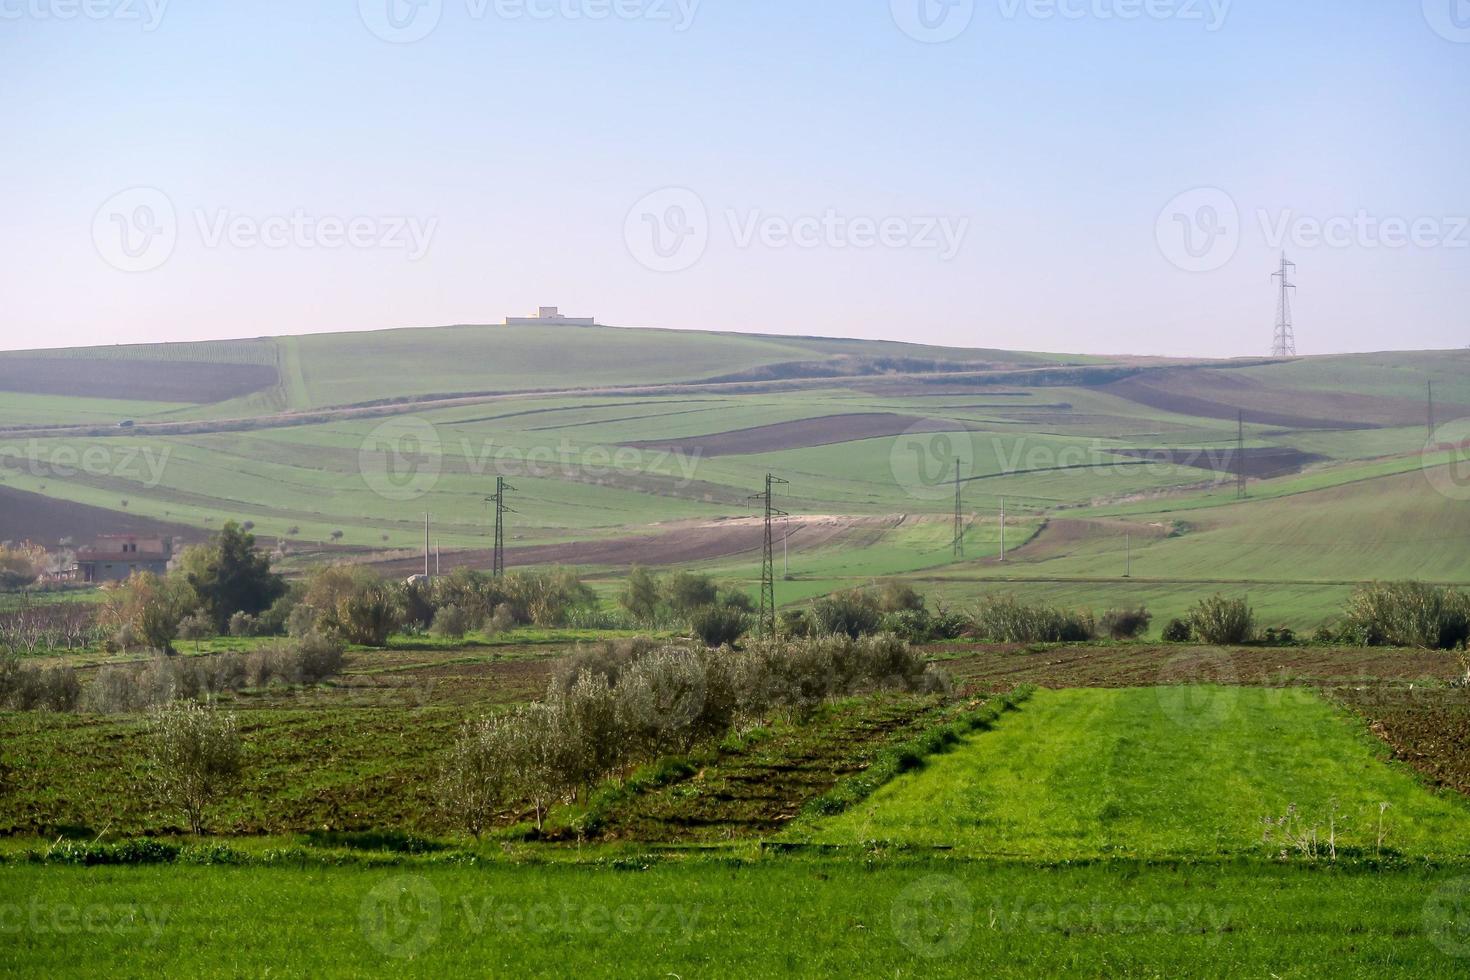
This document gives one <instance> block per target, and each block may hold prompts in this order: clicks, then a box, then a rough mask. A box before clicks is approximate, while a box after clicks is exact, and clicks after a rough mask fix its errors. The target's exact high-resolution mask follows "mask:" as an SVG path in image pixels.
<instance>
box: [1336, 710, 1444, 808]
mask: <svg viewBox="0 0 1470 980" xmlns="http://www.w3.org/2000/svg"><path fill="white" fill-rule="evenodd" d="M1332 694H1333V696H1334V697H1335V698H1336V699H1337V700H1338V701H1340V702H1341V703H1342V704H1344V705H1346V706H1347V707H1348V708H1350V709H1351V710H1353V711H1355V712H1357V713H1358V714H1360V715H1362V716H1363V718H1364V719H1365V720H1366V721H1367V722H1368V727H1369V728H1370V729H1371V730H1372V731H1373V733H1374V734H1375V735H1377V736H1378V737H1379V738H1381V739H1383V741H1384V742H1386V743H1387V744H1388V746H1389V747H1390V749H1392V751H1393V757H1394V758H1395V759H1398V760H1399V761H1401V762H1406V763H1408V764H1409V765H1410V766H1412V767H1414V769H1415V770H1417V771H1418V772H1419V774H1420V775H1422V776H1424V777H1425V778H1426V779H1427V780H1428V781H1429V782H1430V784H1431V785H1434V786H1445V787H1449V788H1451V789H1454V790H1457V791H1459V792H1461V793H1470V690H1467V689H1465V688H1448V687H1438V686H1435V687H1425V686H1423V685H1407V686H1406V685H1403V684H1398V685H1371V686H1356V687H1347V688H1343V689H1340V690H1337V691H1333V692H1332Z"/></svg>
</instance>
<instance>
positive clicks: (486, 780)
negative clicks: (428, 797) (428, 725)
mask: <svg viewBox="0 0 1470 980" xmlns="http://www.w3.org/2000/svg"><path fill="white" fill-rule="evenodd" d="M518 735H519V732H518V731H517V730H516V726H515V724H514V721H513V719H506V718H481V719H477V720H475V721H467V722H465V724H464V727H463V728H461V729H460V733H459V737H458V738H457V739H456V740H455V743H454V748H453V749H452V750H451V751H450V753H449V758H448V759H446V760H445V763H444V766H443V769H442V771H441V774H440V777H439V798H440V801H441V805H442V806H443V807H444V808H445V809H446V810H447V811H448V812H449V813H450V814H451V815H452V816H453V817H454V818H455V819H456V820H457V822H458V823H459V824H460V825H461V826H463V827H464V829H465V830H467V831H469V832H470V833H471V834H473V835H474V836H475V839H476V840H478V839H479V838H480V835H481V834H483V833H484V832H485V830H486V829H487V828H488V827H489V826H490V823H491V821H492V820H493V819H494V817H495V814H496V813H497V812H498V810H499V808H500V807H501V806H502V805H503V804H504V803H506V802H507V801H508V800H510V799H512V798H513V797H514V795H515V790H516V775H517V772H516V766H517V763H518V761H519V758H520V752H519V746H518V745H517V744H516V742H517V737H518Z"/></svg>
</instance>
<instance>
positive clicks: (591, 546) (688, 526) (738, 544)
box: [374, 517, 903, 576]
mask: <svg viewBox="0 0 1470 980" xmlns="http://www.w3.org/2000/svg"><path fill="white" fill-rule="evenodd" d="M902 520H903V518H901V517H793V518H791V521H790V529H791V546H792V547H793V548H795V549H802V548H816V547H820V546H822V545H826V544H831V543H832V542H834V541H838V540H844V541H846V540H848V539H849V538H853V537H855V536H862V535H872V534H881V532H882V531H883V530H885V529H887V528H889V527H895V526H897V525H898V524H899V523H901V522H902ZM760 548H761V522H760V520H759V519H757V518H753V517H740V518H729V519H725V520H715V521H679V522H677V523H673V524H667V525H663V526H661V527H660V528H659V529H658V530H656V531H654V532H653V533H651V534H634V535H628V536H626V537H618V538H607V539H603V540H597V541H569V542H565V543H561V544H545V545H531V546H527V547H520V548H515V547H512V548H507V549H506V552H505V563H506V565H507V566H509V567H511V568H515V567H526V566H536V565H596V566H608V567H613V568H625V567H627V566H629V565H650V566H660V565H683V564H688V563H690V562H698V561H709V560H711V559H715V558H729V557H732V556H735V555H743V554H754V553H756V552H759V551H760ZM492 557H493V552H491V551H489V550H472V551H456V552H452V553H448V554H444V555H442V556H441V561H440V568H441V570H443V571H445V572H450V571H453V570H454V569H456V568H464V567H468V568H481V569H483V568H489V567H490V563H491V559H492ZM374 565H375V567H377V568H378V569H379V570H381V571H382V572H383V573H384V574H388V575H405V576H407V575H414V574H417V573H419V572H422V571H423V569H424V562H423V558H422V556H415V557H412V558H403V557H395V558H392V559H388V560H385V561H381V562H375V563H374Z"/></svg>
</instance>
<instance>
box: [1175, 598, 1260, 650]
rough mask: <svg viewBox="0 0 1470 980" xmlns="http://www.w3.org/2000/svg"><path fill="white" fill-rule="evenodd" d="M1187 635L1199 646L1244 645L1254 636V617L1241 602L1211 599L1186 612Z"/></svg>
mask: <svg viewBox="0 0 1470 980" xmlns="http://www.w3.org/2000/svg"><path fill="white" fill-rule="evenodd" d="M1189 628H1190V632H1191V633H1193V634H1194V636H1195V637H1196V638H1197V639H1198V640H1200V641H1201V642H1202V643H1213V644H1222V643H1248V642H1250V640H1251V639H1252V638H1253V637H1254V636H1255V632H1256V621H1255V614H1254V613H1253V612H1252V611H1251V607H1250V606H1249V605H1248V604H1247V603H1246V601H1245V600H1244V599H1227V598H1226V597H1225V596H1222V595H1214V596H1211V597H1210V598H1208V599H1201V600H1200V601H1199V602H1198V603H1197V604H1196V605H1195V607H1194V608H1193V609H1191V610H1190V611H1189Z"/></svg>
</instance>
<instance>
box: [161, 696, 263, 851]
mask: <svg viewBox="0 0 1470 980" xmlns="http://www.w3.org/2000/svg"><path fill="white" fill-rule="evenodd" d="M148 743H149V744H148V763H149V770H150V774H151V776H152V778H153V782H154V785H155V787H156V788H157V790H158V793H159V795H160V796H161V797H162V798H163V800H164V801H165V803H167V804H168V805H169V806H171V807H173V808H175V809H177V810H179V811H181V812H182V813H183V814H184V815H185V816H186V817H187V818H188V820H189V829H190V831H191V832H193V833H194V834H196V835H197V834H199V833H200V832H202V830H203V829H204V810H205V808H206V807H207V806H208V805H209V804H210V803H211V802H212V801H213V800H215V799H216V798H218V797H219V796H220V795H222V794H223V793H225V792H226V791H227V790H228V789H229V788H230V787H231V786H233V785H234V783H235V782H236V781H237V780H238V779H239V777H240V771H241V743H240V731H239V728H238V727H237V726H236V724H235V718H234V716H233V715H230V714H225V713H222V712H220V711H217V710H216V709H215V708H214V706H213V705H203V704H193V703H186V704H176V705H170V706H168V707H165V708H161V709H159V710H158V711H156V712H155V713H154V714H153V717H152V719H150V722H149V726H148Z"/></svg>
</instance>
